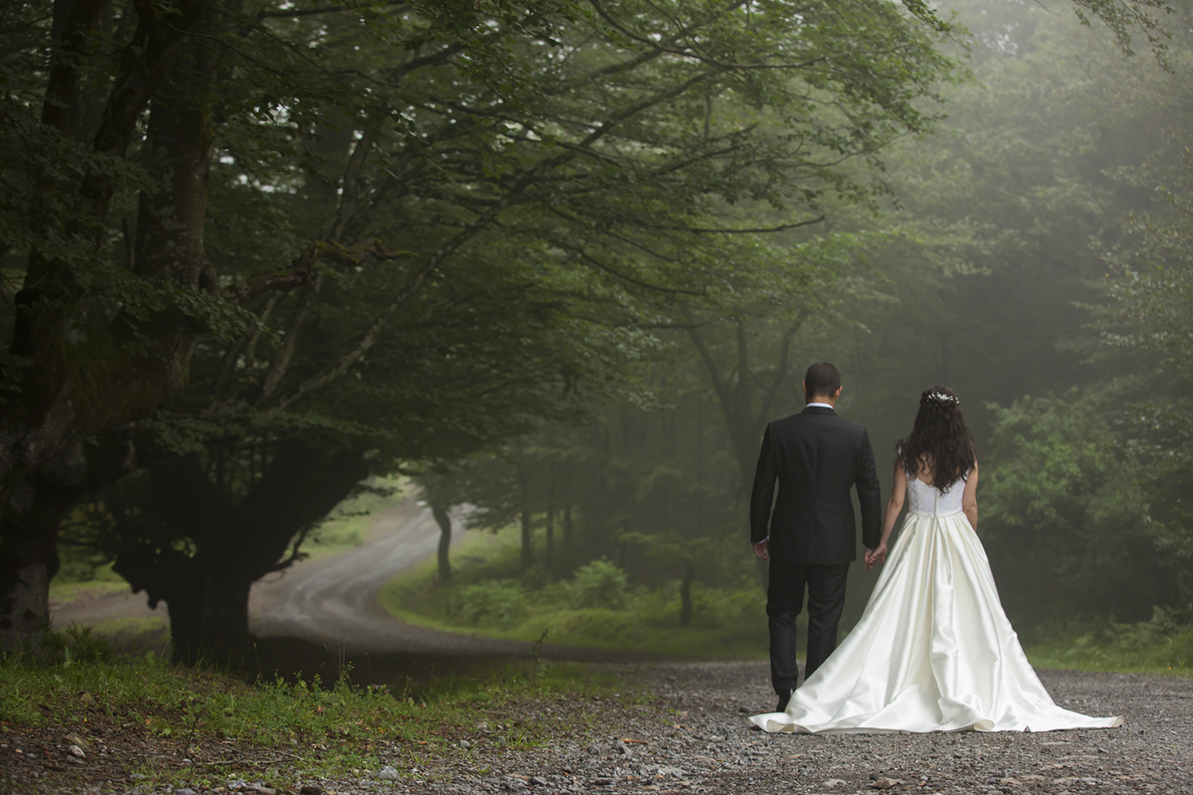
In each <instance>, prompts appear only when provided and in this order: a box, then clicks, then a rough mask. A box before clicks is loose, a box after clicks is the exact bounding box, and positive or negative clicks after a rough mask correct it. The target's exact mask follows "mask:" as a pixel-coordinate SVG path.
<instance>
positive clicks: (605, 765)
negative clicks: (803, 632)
mask: <svg viewBox="0 0 1193 795" xmlns="http://www.w3.org/2000/svg"><path fill="white" fill-rule="evenodd" d="M604 667H605V669H606V670H613V671H616V672H618V673H620V674H622V676H623V677H624V679H625V680H626V681H629V682H633V683H635V686H637V687H641V688H643V690H644V692H645V693H646V694H647V697H646V698H645V699H643V698H642V697H640V696H639V697H636V698H632V697H631V694H629V693H627V694H626V697H625V698H624V699H618V698H614V699H599V700H594V699H580V698H577V697H564V698H559V699H556V700H553V701H549V702H540V703H538V704H529V705H527V706H526V707H524V708H522V709H521V711H519V712H500V711H495V712H493V713H492V714H480V715H478V716H477V722H476V726H475V730H474V731H472V732H469V733H468V734H467V735H466V736H461V737H453V738H446V739H447V740H448V743H449V744H448V747H447V748H446V749H437V750H430V749H427V748H420V747H417V746H414V747H407V748H403V749H396V750H395V751H394V752H393V753H392V754H390V758H389V759H385V758H383V763H384V764H388V765H389V766H391V767H392V768H393V769H394V771H396V773H397V774H398V779H397V780H394V781H380V780H378V779H377V774H376V772H374V773H373V774H372V775H371V776H362V777H360V778H355V779H349V780H341V781H312V782H311V785H313V786H317V787H318V788H319V789H320V790H322V791H323V792H324V793H333V792H334V793H353V795H368V794H371V793H382V792H384V793H412V794H421V793H461V794H468V795H471V794H473V793H500V792H521V791H525V792H535V793H544V795H545V794H546V793H605V792H607V793H643V794H645V793H655V792H669V793H688V792H712V793H729V794H732V795H756V794H759V793H875V792H881V791H890V792H914V793H933V792H937V793H1024V794H1025V795H1026V794H1027V793H1031V794H1033V795H1035V794H1036V793H1040V794H1041V795H1045V794H1046V795H1084V794H1085V793H1099V794H1104V795H1112V794H1122V795H1125V794H1126V793H1193V780H1191V775H1193V731H1191V726H1193V683H1190V681H1189V680H1187V679H1183V678H1175V677H1158V676H1140V675H1120V674H1089V673H1075V672H1071V671H1042V672H1041V679H1042V680H1043V682H1044V684H1045V686H1046V687H1047V688H1048V690H1049V692H1050V693H1052V695H1053V697H1054V699H1055V700H1056V701H1057V702H1058V703H1061V704H1063V705H1065V706H1068V707H1070V708H1072V709H1077V710H1080V711H1084V712H1086V713H1089V714H1094V715H1122V716H1123V717H1124V718H1125V720H1126V722H1125V725H1124V726H1122V727H1119V728H1116V729H1101V730H1079V731H1067V732H1048V733H1036V734H1033V733H1030V732H1023V733H977V732H965V733H957V734H922V735H913V734H886V735H836V736H827V737H820V736H808V735H790V734H781V735H774V734H765V733H763V732H761V731H757V730H755V729H753V728H752V726H751V725H750V724H749V723H748V722H747V721H746V717H747V715H748V714H749V713H752V712H758V711H763V710H769V709H771V708H772V704H771V702H772V701H773V695H772V694H771V693H770V687H769V683H768V668H767V666H766V664H765V663H757V662H705V663H692V662H679V663H652V664H646V665H643V664H637V665H621V666H604ZM577 716H580V717H581V719H580V720H578V719H577ZM553 726H560V727H564V726H566V727H568V728H567V729H565V730H552V727H553ZM578 726H579V727H583V728H580V729H578V728H577V727H578ZM527 731H529V732H530V736H531V738H532V739H531V741H530V742H529V743H526V742H525V741H523V747H518V748H514V747H511V746H512V744H513V738H514V737H516V736H518V735H519V734H521V733H523V732H527ZM527 746H529V747H527Z"/></svg>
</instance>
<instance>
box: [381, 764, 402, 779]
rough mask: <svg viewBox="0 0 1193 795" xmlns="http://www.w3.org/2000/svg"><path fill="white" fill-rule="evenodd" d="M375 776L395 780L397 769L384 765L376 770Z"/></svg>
mask: <svg viewBox="0 0 1193 795" xmlns="http://www.w3.org/2000/svg"><path fill="white" fill-rule="evenodd" d="M377 778H379V779H381V780H382V781H397V780H398V771H397V770H396V769H394V768H393V767H390V766H389V765H386V766H385V767H383V768H381V770H380V771H378V773H377Z"/></svg>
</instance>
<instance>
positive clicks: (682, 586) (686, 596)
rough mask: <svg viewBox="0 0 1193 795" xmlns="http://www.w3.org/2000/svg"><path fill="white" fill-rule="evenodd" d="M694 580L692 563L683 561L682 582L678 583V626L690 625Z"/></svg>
mask: <svg viewBox="0 0 1193 795" xmlns="http://www.w3.org/2000/svg"><path fill="white" fill-rule="evenodd" d="M695 579H696V567H695V566H694V565H693V564H692V561H690V560H685V561H684V564H683V580H681V581H680V583H679V605H680V606H679V625H680V626H681V627H687V626H690V625H691V623H692V583H693V582H694V581H695Z"/></svg>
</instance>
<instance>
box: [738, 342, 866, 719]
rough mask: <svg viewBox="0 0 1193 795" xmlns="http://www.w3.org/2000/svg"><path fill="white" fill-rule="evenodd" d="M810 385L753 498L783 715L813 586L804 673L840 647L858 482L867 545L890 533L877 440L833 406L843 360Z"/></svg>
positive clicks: (767, 442)
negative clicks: (799, 622)
mask: <svg viewBox="0 0 1193 795" xmlns="http://www.w3.org/2000/svg"><path fill="white" fill-rule="evenodd" d="M803 386H804V398H805V400H806V401H807V405H806V406H804V410H803V411H802V412H800V413H799V414H793V415H791V416H790V417H786V418H785V419H781V420H775V421H774V422H772V423H770V424H769V425H767V427H766V434H765V435H764V436H763V437H762V452H761V453H760V454H759V456H758V469H757V470H756V472H755V475H754V490H753V494H752V495H751V497H750V540H751V541H752V542H753V544H754V554H756V555H757V556H758V557H760V558H762V559H763V560H769V561H770V578H769V579H770V583H769V586H768V588H767V593H766V615H767V617H768V619H769V621H768V624H769V628H770V670H771V683H772V684H773V685H774V688H775V692H776V693H778V695H779V705H778V707H776V708H775V711H776V712H782V711H784V710H785V709H787V702H788V701H789V700H790V699H791V694H792V692H793V691H794V690H795V686H796V683H797V681H798V679H799V669H798V668H797V667H796V662H795V618H796V616H798V615H799V613H800V611H801V610H802V609H803V601H804V589H805V588H806V589H807V591H808V656H807V661H806V663H805V665H804V679H805V680H806V679H807V678H808V677H809V676H811V675H812V672H813V671H815V670H816V669H817V668H818V667H819V666H820V664H821V663H822V662H824V661H825V660H826V659H827V658H828V656H829V655H830V654H831V653H832V651H833V649H835V648H836V647H837V624H838V622H839V621H840V620H841V608H842V607H843V606H844V604H845V576H846V574H848V572H849V564H850V562H851V561H853V560H855V559H856V558H857V541H856V525H855V523H854V515H853V503H852V501H851V500H850V496H849V490H850V488H851V487H852V488H857V496H858V501H859V502H860V503H861V508H862V542H863V543H864V544H865V546H866V549H867V550H871V549H874V548H876V547H877V546H878V543H879V540H880V538H881V535H882V525H881V522H882V515H881V513H880V505H879V497H878V475H877V472H876V471H875V466H874V451H873V450H871V449H870V437H869V435H868V434H867V433H866V429H865V428H863V427H862V426H860V425H854V424H853V423H852V422H850V421H848V420H846V419H842V418H841V417H838V416H837V413H836V411H835V410H834V406H835V405H836V403H837V398H839V397H840V396H841V371H840V370H839V369H838V368H837V367H836V365H832V364H829V363H828V362H818V363H816V364H814V365H812V366H811V367H809V368H808V372H807V374H806V375H805V376H804V384H803ZM776 480H777V481H778V483H779V498H778V500H777V501H775V500H774V496H775V481H776ZM772 502H773V503H774V511H773V512H772V511H771V504H772ZM768 523H769V528H768V526H767V525H768Z"/></svg>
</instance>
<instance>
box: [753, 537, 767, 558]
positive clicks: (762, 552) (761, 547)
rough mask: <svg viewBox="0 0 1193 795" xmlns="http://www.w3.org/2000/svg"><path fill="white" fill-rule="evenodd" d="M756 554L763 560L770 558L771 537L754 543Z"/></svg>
mask: <svg viewBox="0 0 1193 795" xmlns="http://www.w3.org/2000/svg"><path fill="white" fill-rule="evenodd" d="M754 554H755V555H757V556H758V557H760V558H762V559H763V560H770V539H769V538H768V539H766V540H765V541H759V542H758V543H757V544H755V545H754Z"/></svg>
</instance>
